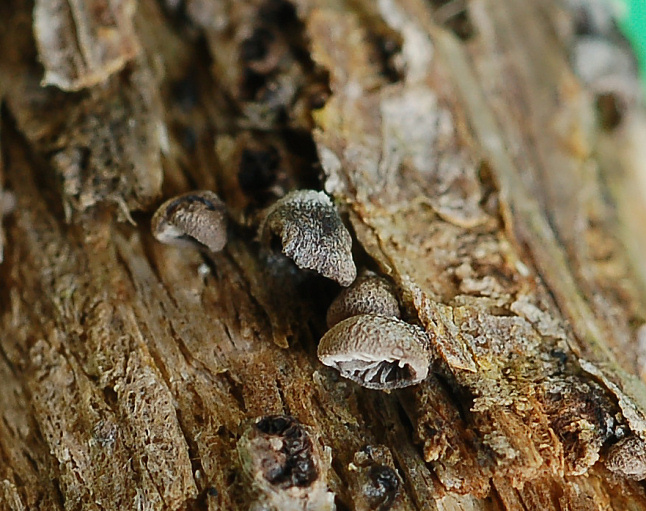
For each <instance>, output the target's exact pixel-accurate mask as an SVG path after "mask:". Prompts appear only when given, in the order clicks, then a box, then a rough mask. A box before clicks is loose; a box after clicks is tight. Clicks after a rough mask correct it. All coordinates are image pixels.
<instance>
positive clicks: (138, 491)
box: [0, 0, 646, 511]
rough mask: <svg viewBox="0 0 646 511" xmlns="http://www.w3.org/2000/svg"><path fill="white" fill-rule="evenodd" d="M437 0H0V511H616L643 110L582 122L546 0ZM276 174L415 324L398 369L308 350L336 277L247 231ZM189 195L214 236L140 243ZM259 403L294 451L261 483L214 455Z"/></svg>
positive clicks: (640, 285)
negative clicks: (414, 345) (321, 199)
mask: <svg viewBox="0 0 646 511" xmlns="http://www.w3.org/2000/svg"><path fill="white" fill-rule="evenodd" d="M456 4H457V2H449V3H445V2H437V1H424V0H378V1H373V0H327V1H320V2H316V1H313V0H292V1H291V2H288V1H285V0H245V1H237V0H236V1H233V0H231V1H218V0H185V1H177V0H163V1H162V0H159V1H158V2H156V1H154V0H141V1H139V2H137V3H135V2H133V1H132V0H107V1H105V0H103V1H99V0H90V1H87V2H77V1H73V0H56V1H46V0H36V1H35V3H32V2H27V1H24V0H10V1H5V2H2V4H1V5H0V18H1V19H0V38H1V39H0V94H1V98H2V122H1V124H0V146H1V154H2V158H1V159H0V206H2V205H3V204H4V205H5V206H4V207H0V219H1V220H2V223H1V224H0V255H2V254H3V255H4V260H3V262H2V263H1V264H0V325H1V326H0V329H1V330H0V331H1V340H0V354H1V356H0V382H2V392H0V415H1V417H2V420H1V421H0V508H1V509H9V510H14V511H17V510H59V509H61V510H62V509H65V510H111V509H115V510H120V509H146V510H165V509H188V510H202V509H205V510H206V509H209V510H215V509H223V510H229V509H249V508H252V509H263V507H262V506H263V505H267V506H268V505H269V504H267V503H268V502H270V500H268V499H269V497H268V495H269V494H270V493H271V492H272V491H274V490H275V491H276V492H277V494H280V495H283V493H280V492H290V491H291V492H292V493H294V492H297V491H302V492H303V494H308V492H309V494H310V496H311V500H310V503H309V504H304V502H306V499H304V500H303V499H302V500H299V501H297V500H296V499H293V498H292V500H290V498H291V497H289V496H287V497H284V499H286V500H284V501H282V502H291V503H292V504H289V505H293V506H294V507H293V509H330V506H329V505H327V504H326V502H328V500H326V499H327V498H328V497H329V496H330V495H329V494H331V497H330V498H331V499H332V501H333V502H334V505H335V506H336V508H337V509H339V510H344V509H348V510H349V509H357V510H376V509H379V510H382V511H385V510H388V509H392V510H426V509H431V510H432V509H438V510H503V509H506V510H523V509H526V510H549V509H554V510H596V509H614V510H646V493H645V488H644V485H643V482H639V481H637V480H633V479H631V478H630V477H626V475H625V470H624V472H622V470H621V469H619V470H617V469H616V465H613V464H612V463H610V462H608V460H609V458H610V457H611V452H612V449H613V446H616V445H619V444H618V442H620V441H621V440H622V439H625V438H630V439H634V440H635V443H636V445H638V446H640V445H641V446H643V445H644V442H645V441H646V386H645V385H644V380H645V379H646V327H644V326H643V325H644V320H645V316H646V307H645V303H646V263H645V262H644V258H643V254H644V253H646V222H644V220H643V219H644V218H646V207H645V206H644V204H645V203H646V202H645V201H644V198H645V197H646V185H644V181H645V180H646V179H645V178H644V176H645V175H646V173H645V172H646V171H645V170H644V164H643V162H644V161H646V159H644V158H643V152H644V149H643V147H642V146H643V135H644V133H646V130H645V126H646V122H645V120H644V119H645V117H644V114H643V111H642V110H641V107H640V106H639V105H638V104H637V103H635V102H634V101H633V102H632V103H630V105H631V108H630V109H627V110H626V111H623V112H621V114H622V115H621V118H620V119H618V120H615V122H613V123H612V126H611V127H608V126H604V123H603V122H602V120H603V119H602V118H601V116H600V113H599V110H598V108H597V107H598V105H599V103H598V101H597V100H599V98H600V96H599V95H598V94H597V95H595V91H594V90H593V87H591V86H590V84H587V85H586V84H584V83H582V81H581V80H580V79H579V77H578V76H577V75H576V74H575V72H574V71H573V61H572V58H573V57H572V55H573V54H572V48H573V45H574V44H575V42H576V37H577V32H576V30H575V21H576V20H575V18H574V16H573V13H572V11H571V10H568V8H567V7H566V6H565V5H562V4H560V3H557V2H555V1H552V0H545V1H543V2H519V1H517V0H504V1H501V0H471V1H469V2H466V3H465V4H464V5H463V6H462V8H461V9H459V10H457V11H455V12H453V13H452V12H451V9H453V8H454V7H455V6H456ZM640 140H642V141H641V142H640ZM298 188H313V189H319V190H325V191H326V192H327V193H328V194H329V195H330V196H331V197H333V199H334V201H335V203H336V205H337V207H338V209H339V211H341V213H342V215H343V218H344V220H345V221H346V224H347V225H348V226H349V227H350V229H351V231H352V234H353V238H354V258H355V262H356V263H357V265H358V266H359V268H368V269H371V270H373V271H375V272H377V273H379V274H381V275H383V276H386V277H388V278H389V279H390V280H391V281H392V282H393V283H394V285H395V288H396V290H397V296H398V299H399V302H400V306H401V309H402V312H403V316H404V319H405V320H406V321H408V322H409V323H413V324H417V325H420V326H421V327H423V328H424V329H425V330H426V332H427V333H428V334H429V336H430V339H431V344H432V350H433V357H434V358H433V362H432V366H431V371H430V374H431V376H430V377H429V378H428V379H427V380H426V381H424V382H423V383H421V384H419V385H416V386H413V387H410V388H406V389H399V390H394V391H392V392H381V391H375V390H368V389H364V388H362V387H360V386H358V385H356V384H354V383H352V382H350V381H347V380H344V379H342V378H340V377H339V375H338V373H336V372H335V371H334V370H332V369H329V368H327V367H325V366H323V365H322V364H321V363H319V362H318V360H317V357H316V347H317V342H318V340H319V339H320V338H321V336H322V335H323V334H324V333H325V331H326V326H325V314H326V309H327V306H328V305H329V304H330V303H331V301H332V299H333V298H334V296H335V295H336V294H338V292H339V291H340V289H341V288H340V287H339V286H337V285H336V284H335V283H332V282H331V281H326V280H325V279H323V278H322V277H320V276H318V275H316V274H313V273H311V272H303V271H298V270H296V269H295V268H294V266H293V265H291V264H290V263H289V262H288V261H286V260H283V259H281V258H280V257H277V256H276V255H275V254H268V253H267V252H266V251H265V250H263V249H262V248H261V247H260V246H259V242H258V236H257V232H256V229H257V225H258V218H259V215H260V214H261V212H262V210H263V208H266V207H267V206H269V205H270V204H271V203H272V202H273V201H275V200H276V199H277V198H279V197H281V196H282V195H284V194H285V193H286V192H287V191H289V190H292V189H298ZM193 189H208V190H213V191H216V192H217V193H218V194H219V195H220V197H222V199H223V200H224V201H225V203H226V205H227V209H228V211H229V215H230V220H231V221H230V226H229V242H228V245H227V247H226V249H225V250H224V251H223V252H220V253H217V254H205V253H201V252H199V251H197V250H190V249H189V250H187V249H180V248H176V247H171V246H165V245H162V244H160V243H158V242H157V241H155V240H154V239H153V237H152V235H151V234H150V218H151V215H152V212H153V211H154V209H155V206H156V205H159V204H160V203H161V202H162V201H163V200H165V199H167V198H169V197H171V196H173V195H175V194H178V193H182V192H187V191H190V190H193ZM3 190H6V191H4V192H3ZM10 205H11V207H9V206H10ZM3 213H4V217H3V216H2V214H3ZM274 415H285V416H287V417H290V419H288V420H289V421H291V420H292V419H291V418H293V420H294V421H295V422H294V423H292V422H289V424H297V425H298V424H300V425H302V426H300V425H299V426H296V427H297V428H302V429H298V432H299V433H298V434H299V435H305V437H308V438H309V442H310V444H308V445H309V449H310V451H311V452H310V451H308V452H309V454H308V456H309V455H311V456H314V457H315V458H316V459H317V460H318V465H317V468H316V470H314V471H310V472H309V473H308V474H309V475H308V477H309V478H306V480H305V482H301V483H299V484H295V485H291V486H290V485H289V484H287V483H285V488H287V489H285V488H282V489H281V488H278V487H276V488H273V489H272V485H271V484H269V483H266V482H263V481H265V480H263V479H262V477H263V476H262V474H260V476H259V477H260V479H253V474H251V473H250V470H253V469H249V466H248V465H249V463H250V462H249V460H245V456H251V455H253V453H251V454H249V452H251V451H250V449H251V447H249V445H251V444H252V443H253V438H254V434H256V433H254V431H255V430H254V429H253V428H254V426H253V424H255V423H256V422H257V421H258V420H261V419H263V418H267V417H271V416H274ZM272 420H273V419H272ZM299 438H300V437H299ZM245 449H246V450H245ZM645 452H646V451H644V452H640V451H639V449H633V450H631V451H630V452H629V453H627V455H626V458H625V460H624V461H625V463H627V464H628V465H630V466H639V464H640V463H641V465H642V466H643V465H644V464H646V460H645V458H646V454H645ZM245 453H247V454H245ZM261 455H262V453H261V454H258V456H261ZM308 459H309V458H308ZM622 459H623V458H622ZM252 461H253V460H252ZM260 462H262V460H260ZM260 462H259V463H260ZM245 464H246V465H245ZM261 464H262V463H261ZM628 465H627V466H628ZM607 467H611V468H614V470H609V468H607ZM638 468H639V467H638ZM642 468H643V467H642ZM312 474H313V475H312ZM310 476H311V477H310ZM259 481H260V483H259ZM261 483H262V484H261ZM262 485H265V486H266V487H265V486H262ZM267 488H269V489H267ZM268 492H269V493H268ZM315 493H316V495H314V494H315ZM272 495H273V494H272ZM285 495H287V494H286V493H285ZM290 495H291V494H290ZM299 495H300V494H299ZM317 495H318V496H321V495H322V497H320V499H319V497H317ZM280 498H283V497H280ZM317 499H319V500H317ZM317 502H318V504H317ZM263 503H264V504H263ZM287 505H288V504H284V506H285V507H283V509H287ZM308 505H309V507H307V506H308ZM254 506H255V507H254ZM277 506H278V505H277ZM278 508H279V507H278Z"/></svg>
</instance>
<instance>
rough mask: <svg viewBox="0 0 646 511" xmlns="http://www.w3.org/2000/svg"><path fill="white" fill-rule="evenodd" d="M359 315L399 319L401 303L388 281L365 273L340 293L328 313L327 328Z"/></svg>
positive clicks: (371, 273)
mask: <svg viewBox="0 0 646 511" xmlns="http://www.w3.org/2000/svg"><path fill="white" fill-rule="evenodd" d="M359 314H378V315H380V316H387V317H394V318H399V316H400V314H399V303H398V301H397V297H396V296H395V291H394V289H393V286H392V285H391V284H390V282H389V281H388V280H386V279H385V278H383V277H380V276H379V275H377V274H376V273H373V272H371V271H364V272H363V273H362V274H361V275H360V276H359V277H358V278H357V280H355V281H354V282H353V283H352V285H351V286H350V287H349V288H348V289H345V290H343V291H341V293H339V295H338V296H337V297H336V298H335V299H334V301H333V302H332V304H331V305H330V307H329V308H328V311H327V326H328V328H332V327H333V326H334V325H336V324H337V323H338V322H339V321H343V320H344V319H347V318H350V317H352V316H357V315H359Z"/></svg>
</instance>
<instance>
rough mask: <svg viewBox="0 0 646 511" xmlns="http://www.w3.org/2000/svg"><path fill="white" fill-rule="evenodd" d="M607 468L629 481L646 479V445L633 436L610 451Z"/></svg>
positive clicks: (621, 441)
mask: <svg viewBox="0 0 646 511" xmlns="http://www.w3.org/2000/svg"><path fill="white" fill-rule="evenodd" d="M606 467H608V469H609V470H611V471H613V472H615V473H617V474H619V475H621V476H624V477H628V478H629V479H634V480H636V481H641V480H642V479H646V443H645V442H644V441H643V440H642V439H641V438H639V437H638V436H635V435H632V436H629V437H626V438H624V439H623V440H620V441H619V442H617V443H616V444H615V445H613V446H612V447H610V449H608V454H607V455H606Z"/></svg>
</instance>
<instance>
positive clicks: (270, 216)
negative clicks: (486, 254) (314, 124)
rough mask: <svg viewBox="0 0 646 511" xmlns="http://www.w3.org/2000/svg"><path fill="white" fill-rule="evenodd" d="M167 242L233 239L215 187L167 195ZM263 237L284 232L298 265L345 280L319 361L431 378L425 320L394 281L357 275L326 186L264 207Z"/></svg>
mask: <svg viewBox="0 0 646 511" xmlns="http://www.w3.org/2000/svg"><path fill="white" fill-rule="evenodd" d="M151 227H152V232H153V235H154V236H155V238H156V239H157V240H159V241H161V242H162V243H168V244H174V245H182V246H198V247H200V248H201V249H208V250H210V251H211V252H218V251H220V250H222V249H223V248H224V246H225V245H226V242H227V211H226V206H225V204H224V202H223V201H222V200H221V199H220V198H219V197H218V196H217V195H216V194H215V193H213V192H211V191H193V192H189V193H186V194H183V195H179V196H177V197H174V198H172V199H170V200H168V201H166V202H164V203H163V204H162V205H161V206H160V207H159V209H158V210H157V211H156V213H155V214H154V216H153V218H152V226H151ZM259 239H260V241H261V243H262V245H263V246H264V247H266V248H268V249H269V248H271V246H272V241H273V240H274V239H279V240H280V243H281V245H282V252H283V254H285V256H287V257H289V258H290V259H292V260H293V261H294V263H295V264H296V266H298V267H299V268H301V269H305V270H313V271H316V272H318V273H319V274H321V275H323V276H324V277H327V278H329V279H332V280H334V281H336V282H337V283H338V284H339V285H341V286H343V287H345V288H346V289H344V290H343V291H342V292H341V293H340V294H339V295H338V296H337V297H336V299H335V300H334V301H333V302H332V304H331V305H330V307H329V309H328V312H327V325H328V328H329V330H328V331H327V332H326V333H325V335H323V337H322V339H321V341H320V343H319V346H318V357H319V359H320V361H321V362H322V363H323V364H325V365H327V366H330V367H333V368H335V369H337V370H338V371H339V373H340V374H341V376H343V377H345V378H348V379H350V380H352V381H354V382H356V383H358V384H360V385H362V386H364V387H367V388H370V389H379V390H390V389H396V388H402V387H408V386H410V385H415V384H417V383H419V382H421V381H422V380H424V379H425V378H426V376H427V375H428V370H429V365H430V363H431V358H432V357H431V351H430V341H429V338H428V336H427V334H426V332H425V331H424V330H423V329H421V328H420V327H418V326H416V325H413V324H410V323H407V322H405V321H403V320H402V319H401V314H400V308H399V303H398V300H397V297H396V294H395V290H394V289H393V286H392V284H391V283H390V282H389V281H388V280H387V279H386V278H384V277H381V276H379V275H377V274H375V273H373V272H371V271H368V270H364V271H362V272H361V274H360V275H359V277H357V269H356V266H355V264H354V260H353V258H352V237H351V235H350V233H349V232H348V230H347V229H346V227H345V225H344V224H343V221H342V220H341V217H340V215H339V213H338V211H337V209H336V207H335V206H334V204H333V203H332V201H331V200H330V198H329V197H328V196H327V195H326V194H325V193H324V192H320V191H315V190H296V191H292V192H290V193H288V194H287V195H285V196H284V197H282V198H280V199H278V200H277V201H276V202H274V203H273V204H272V205H271V206H269V207H268V208H267V209H265V210H264V211H263V213H262V215H261V220H260V224H259Z"/></svg>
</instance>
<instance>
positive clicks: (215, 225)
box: [151, 190, 227, 252]
mask: <svg viewBox="0 0 646 511" xmlns="http://www.w3.org/2000/svg"><path fill="white" fill-rule="evenodd" d="M151 229H152V233H153V236H155V238H156V239H157V240H158V241H161V242H162V243H166V244H170V245H178V246H205V247H206V248H208V249H209V250H210V251H212V252H219V251H220V250H222V249H223V248H224V246H225V245H226V243H227V214H226V207H225V205H224V203H223V202H222V201H221V200H220V198H219V197H218V196H217V195H216V194H215V193H213V192H211V191H208V190H198V191H194V192H189V193H185V194H182V195H178V196H177V197H173V198H172V199H169V200H167V201H166V202H164V203H163V204H162V205H161V206H160V207H159V208H158V209H157V211H156V212H155V214H154V215H153V218H152V222H151Z"/></svg>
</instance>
